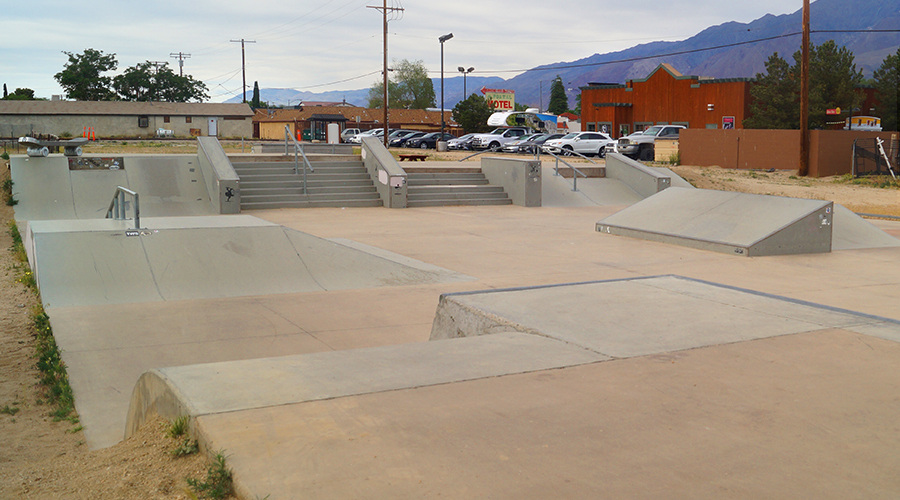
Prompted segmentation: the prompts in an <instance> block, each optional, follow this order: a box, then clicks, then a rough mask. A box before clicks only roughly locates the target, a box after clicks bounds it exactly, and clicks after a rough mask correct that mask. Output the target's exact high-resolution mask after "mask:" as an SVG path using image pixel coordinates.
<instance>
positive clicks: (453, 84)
mask: <svg viewBox="0 0 900 500" xmlns="http://www.w3.org/2000/svg"><path fill="white" fill-rule="evenodd" d="M801 17H802V12H801V10H797V11H796V12H794V13H793V14H785V15H781V16H773V15H771V14H767V15H765V16H763V17H761V18H759V19H757V20H755V21H752V22H750V23H737V22H729V23H725V24H720V25H718V26H712V27H710V28H707V29H705V30H703V31H701V32H700V33H698V34H696V35H694V36H692V37H691V38H688V39H686V40H682V41H680V42H651V43H647V44H642V45H637V46H635V47H632V48H630V49H626V50H623V51H620V52H611V53H606V54H594V55H592V56H590V57H586V58H584V59H579V60H576V61H571V62H560V63H554V64H548V65H544V66H539V67H537V68H535V69H532V70H529V71H526V72H524V73H522V74H520V75H518V76H516V77H514V78H511V79H509V80H503V79H502V78H499V77H477V76H470V77H467V78H466V83H467V89H466V90H467V92H468V93H469V94H471V93H473V92H477V91H478V89H480V88H481V87H483V86H490V87H499V86H502V87H503V88H508V89H512V90H515V91H516V102H517V103H521V104H526V105H528V106H538V105H539V104H540V102H541V83H540V82H541V81H542V80H543V81H544V85H543V96H544V99H543V100H544V106H546V105H547V104H548V103H549V98H550V86H549V81H550V80H551V79H553V78H555V77H556V75H559V76H560V77H561V78H562V80H563V82H566V87H567V88H571V89H577V88H578V87H581V86H584V85H587V84H588V83H589V82H609V83H624V82H625V81H626V80H628V79H636V78H645V77H646V76H647V75H648V74H649V73H650V72H651V71H653V69H654V68H656V67H657V66H658V65H659V64H661V63H664V62H665V63H669V64H671V65H672V66H674V67H675V69H677V70H678V71H680V72H681V73H682V74H685V75H697V76H707V77H712V78H740V77H753V76H756V74H757V73H761V72H763V71H765V61H766V60H767V59H768V58H769V55H771V54H772V53H773V52H778V53H779V54H780V55H781V56H782V57H783V58H784V59H785V60H787V61H788V62H789V63H792V62H793V54H794V52H796V51H798V50H799V49H800V36H799V35H794V36H789V35H790V34H792V33H799V32H800V30H801V29H802V26H801ZM810 27H811V29H812V31H813V34H812V37H811V40H812V42H813V43H814V44H817V45H818V44H821V43H823V42H825V41H827V40H831V39H833V40H834V41H835V42H836V43H837V44H838V45H839V46H845V47H847V48H848V49H849V50H850V51H851V52H853V55H854V57H855V61H856V65H857V67H858V68H860V69H862V71H863V74H864V75H865V76H866V77H867V78H870V77H871V76H872V72H873V71H874V70H875V69H877V68H878V67H879V66H881V63H882V61H884V58H885V57H886V56H887V55H888V54H891V53H894V52H896V51H897V47H898V46H900V33H884V32H882V33H847V32H846V31H851V30H890V29H894V30H896V29H900V0H817V1H815V2H813V3H812V4H811V5H810ZM815 31H832V32H830V33H815ZM836 31H844V32H836ZM761 39H766V40H765V41H761V42H757V43H749V44H741V43H742V42H749V41H752V40H761ZM735 44H740V45H735ZM710 47H723V48H720V49H714V50H700V49H708V48H710ZM659 54H676V55H671V56H663V57H653V56H657V55H659ZM617 61H621V62H617ZM433 82H434V91H435V94H436V95H437V101H438V103H437V104H438V106H440V92H441V90H440V88H441V87H440V79H433ZM444 84H445V89H444V105H445V107H446V108H448V109H449V108H452V107H453V106H455V105H456V103H457V102H458V101H459V100H460V99H462V98H463V92H462V86H463V79H462V77H460V76H452V77H451V76H450V73H449V72H448V73H446V74H445V78H444ZM260 94H261V96H262V99H263V100H264V101H269V102H272V103H276V104H288V99H290V101H291V104H295V103H296V102H297V101H298V100H299V99H304V100H308V101H341V100H342V99H346V100H347V102H350V103H352V104H355V105H358V106H364V105H365V104H366V96H367V95H368V89H361V90H348V91H332V92H322V93H312V92H299V91H296V90H293V89H261V90H260ZM570 95H571V94H570ZM240 100H241V98H240V97H237V98H234V99H230V100H228V101H226V102H240ZM569 104H570V106H572V107H574V106H575V102H574V101H573V102H570V103H569Z"/></svg>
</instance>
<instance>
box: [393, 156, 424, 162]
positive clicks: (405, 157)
mask: <svg viewBox="0 0 900 500" xmlns="http://www.w3.org/2000/svg"><path fill="white" fill-rule="evenodd" d="M399 156H400V161H403V160H409V161H425V158H427V157H428V155H399Z"/></svg>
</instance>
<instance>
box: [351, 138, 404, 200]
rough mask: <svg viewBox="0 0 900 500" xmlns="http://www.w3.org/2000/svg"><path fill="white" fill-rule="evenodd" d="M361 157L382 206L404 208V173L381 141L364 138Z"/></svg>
mask: <svg viewBox="0 0 900 500" xmlns="http://www.w3.org/2000/svg"><path fill="white" fill-rule="evenodd" d="M361 156H362V159H363V163H364V164H365V166H366V171H367V172H369V176H370V177H371V178H372V181H374V183H375V189H376V190H377V191H378V196H380V197H381V201H382V202H383V203H384V206H385V207H387V208H406V202H407V199H408V195H409V185H408V183H407V175H406V171H404V170H403V168H401V167H400V165H398V164H397V160H395V159H394V157H393V156H392V155H391V153H389V152H388V150H387V149H385V148H384V144H382V143H381V140H380V139H379V138H377V137H366V138H364V139H363V142H362V151H361Z"/></svg>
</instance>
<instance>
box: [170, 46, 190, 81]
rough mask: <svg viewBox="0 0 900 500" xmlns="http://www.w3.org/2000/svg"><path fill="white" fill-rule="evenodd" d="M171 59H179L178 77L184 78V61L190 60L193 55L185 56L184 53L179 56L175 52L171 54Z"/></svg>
mask: <svg viewBox="0 0 900 500" xmlns="http://www.w3.org/2000/svg"><path fill="white" fill-rule="evenodd" d="M169 57H174V58H176V59H178V76H184V60H185V59H190V58H191V55H190V54H185V53H183V52H179V53H177V54H176V53H174V52H170V53H169Z"/></svg>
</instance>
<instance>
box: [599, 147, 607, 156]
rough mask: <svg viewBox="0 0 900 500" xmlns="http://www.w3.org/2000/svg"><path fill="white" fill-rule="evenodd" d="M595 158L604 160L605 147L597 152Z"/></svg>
mask: <svg viewBox="0 0 900 500" xmlns="http://www.w3.org/2000/svg"><path fill="white" fill-rule="evenodd" d="M597 158H606V146H603V147H601V148H600V151H597Z"/></svg>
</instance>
